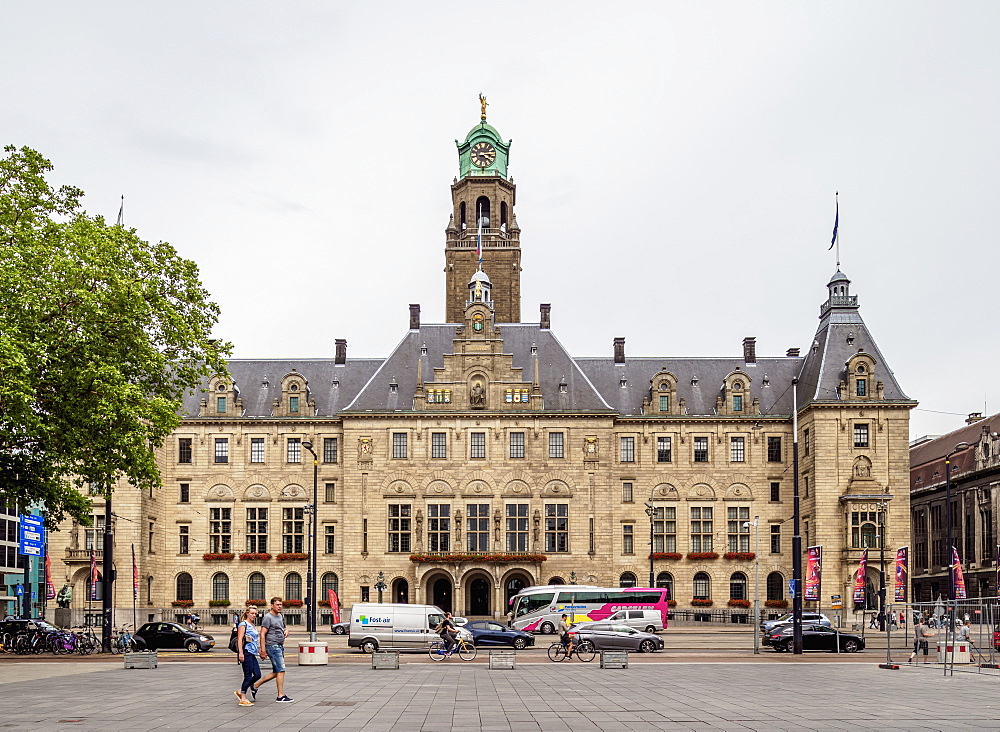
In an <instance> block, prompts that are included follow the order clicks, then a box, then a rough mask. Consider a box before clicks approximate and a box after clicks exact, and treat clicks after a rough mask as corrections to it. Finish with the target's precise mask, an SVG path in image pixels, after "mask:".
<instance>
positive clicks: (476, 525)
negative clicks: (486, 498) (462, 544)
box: [465, 503, 490, 552]
mask: <svg viewBox="0 0 1000 732" xmlns="http://www.w3.org/2000/svg"><path fill="white" fill-rule="evenodd" d="M465 508H466V512H467V513H466V518H465V537H466V542H467V548H468V550H469V551H470V552H487V551H489V550H490V504H488V503H470V504H468V505H467V506H466V507H465Z"/></svg>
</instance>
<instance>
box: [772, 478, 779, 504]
mask: <svg viewBox="0 0 1000 732" xmlns="http://www.w3.org/2000/svg"><path fill="white" fill-rule="evenodd" d="M771 500H772V501H780V500H781V483H776V482H773V481H772V482H771Z"/></svg>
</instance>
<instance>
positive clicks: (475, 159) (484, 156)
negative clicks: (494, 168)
mask: <svg viewBox="0 0 1000 732" xmlns="http://www.w3.org/2000/svg"><path fill="white" fill-rule="evenodd" d="M470 156H471V158H472V163H473V165H477V166H479V167H480V168H486V167H489V166H490V165H491V164H492V163H493V161H494V160H496V159H497V151H496V148H494V147H493V146H492V145H491V144H490V143H488V142H477V143H476V144H475V145H473V146H472V152H471V153H470Z"/></svg>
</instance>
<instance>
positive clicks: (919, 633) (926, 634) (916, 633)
mask: <svg viewBox="0 0 1000 732" xmlns="http://www.w3.org/2000/svg"><path fill="white" fill-rule="evenodd" d="M935 635H937V632H936V631H933V630H931V629H930V628H929V627H928V626H927V625H926V623H924V621H923V618H921V619H920V621H919V622H918V623H917V625H916V627H915V628H914V629H913V653H911V654H910V663H913V661H914V659H916V657H917V652H918V651H921V650H922V651H923V652H924V663H927V649H928V645H929V643H928V642H929V640H930V639H931V638H933V637H934V636H935Z"/></svg>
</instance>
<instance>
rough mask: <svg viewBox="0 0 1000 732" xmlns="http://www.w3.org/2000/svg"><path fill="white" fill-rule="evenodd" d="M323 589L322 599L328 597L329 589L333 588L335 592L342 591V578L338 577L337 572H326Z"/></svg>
mask: <svg viewBox="0 0 1000 732" xmlns="http://www.w3.org/2000/svg"><path fill="white" fill-rule="evenodd" d="M322 590H323V596H322V597H321V598H319V599H320V600H325V599H327V595H326V591H327V590H333V591H334V592H338V593H339V592H340V579H339V578H338V577H337V575H336V573H334V572H327V573H326V574H324V575H323V580H322Z"/></svg>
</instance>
